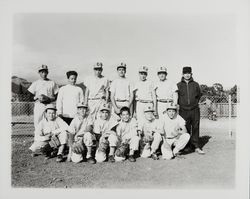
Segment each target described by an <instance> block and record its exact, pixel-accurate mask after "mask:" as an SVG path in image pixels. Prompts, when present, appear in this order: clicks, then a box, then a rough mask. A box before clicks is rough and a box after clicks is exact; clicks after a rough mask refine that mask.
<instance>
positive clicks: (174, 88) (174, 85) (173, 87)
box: [172, 84, 178, 93]
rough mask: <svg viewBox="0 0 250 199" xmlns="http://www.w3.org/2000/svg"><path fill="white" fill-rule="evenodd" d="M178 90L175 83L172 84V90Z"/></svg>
mask: <svg viewBox="0 0 250 199" xmlns="http://www.w3.org/2000/svg"><path fill="white" fill-rule="evenodd" d="M177 91H178V87H177V84H173V85H172V92H173V93H174V92H177Z"/></svg>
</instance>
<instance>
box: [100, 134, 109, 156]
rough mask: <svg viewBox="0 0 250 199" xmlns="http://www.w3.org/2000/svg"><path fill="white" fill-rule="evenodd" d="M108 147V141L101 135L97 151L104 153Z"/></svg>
mask: <svg viewBox="0 0 250 199" xmlns="http://www.w3.org/2000/svg"><path fill="white" fill-rule="evenodd" d="M108 147H109V141H108V140H107V139H105V138H104V137H102V138H101V139H100V143H99V147H98V151H100V152H103V153H106V150H107V149H108Z"/></svg>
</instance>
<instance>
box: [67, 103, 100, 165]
mask: <svg viewBox="0 0 250 199" xmlns="http://www.w3.org/2000/svg"><path fill="white" fill-rule="evenodd" d="M87 109H88V106H87V105H86V104H85V103H83V102H81V103H78V104H77V114H76V115H75V117H74V119H73V120H72V121H71V123H70V127H69V131H70V134H69V146H70V150H69V154H68V161H71V160H72V162H75V163H78V162H81V161H82V160H83V152H84V149H85V147H86V148H87V155H86V158H87V162H89V163H91V164H95V163H96V160H95V159H94V157H92V147H93V145H94V141H95V135H94V133H93V121H92V118H91V117H88V114H87ZM79 148H80V149H79Z"/></svg>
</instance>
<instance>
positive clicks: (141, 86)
mask: <svg viewBox="0 0 250 199" xmlns="http://www.w3.org/2000/svg"><path fill="white" fill-rule="evenodd" d="M155 89H156V87H155V86H154V84H153V82H152V81H150V80H146V81H138V82H136V83H135V86H134V91H135V99H136V100H149V101H152V100H153V98H152V91H153V90H155Z"/></svg>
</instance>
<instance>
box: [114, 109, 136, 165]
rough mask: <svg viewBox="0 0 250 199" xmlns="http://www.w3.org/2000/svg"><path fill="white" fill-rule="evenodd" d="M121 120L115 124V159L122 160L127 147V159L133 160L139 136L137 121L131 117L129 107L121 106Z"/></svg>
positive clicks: (124, 157)
mask: <svg viewBox="0 0 250 199" xmlns="http://www.w3.org/2000/svg"><path fill="white" fill-rule="evenodd" d="M120 117H121V121H120V122H119V123H118V125H117V126H116V133H117V137H118V145H117V146H118V148H117V150H116V152H115V160H116V161H122V160H125V159H126V155H127V152H126V151H127V149H129V157H128V160H129V161H130V162H135V161H136V160H135V157H134V153H135V151H137V150H138V149H139V141H140V138H139V136H138V133H137V122H136V120H135V119H134V118H131V113H130V109H129V108H128V107H122V108H121V110H120Z"/></svg>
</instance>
